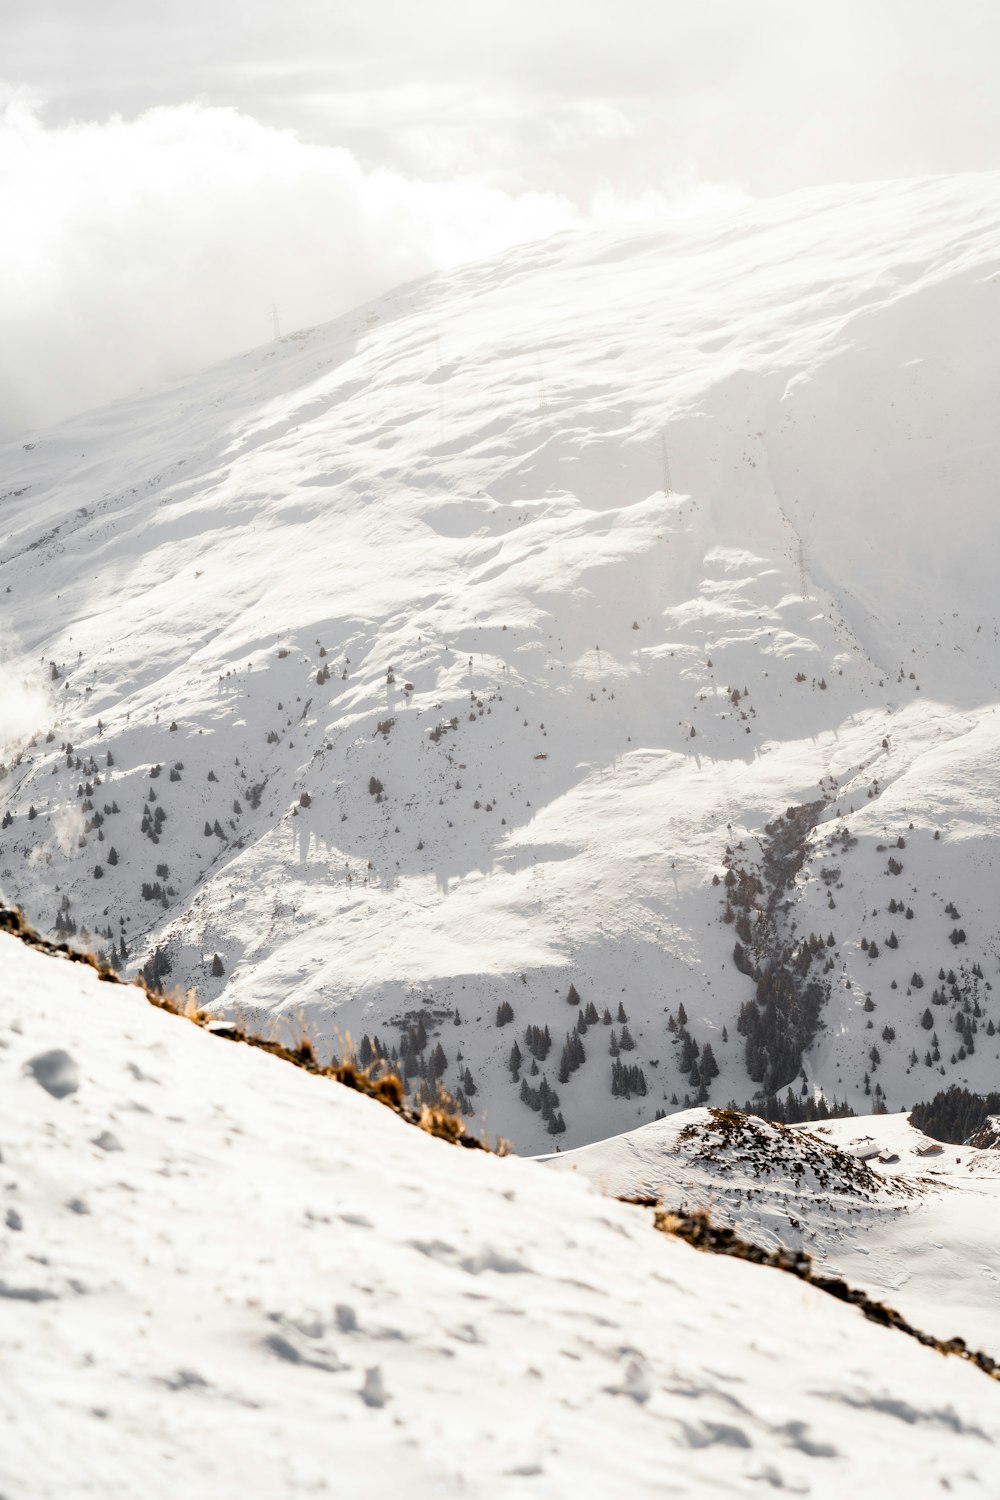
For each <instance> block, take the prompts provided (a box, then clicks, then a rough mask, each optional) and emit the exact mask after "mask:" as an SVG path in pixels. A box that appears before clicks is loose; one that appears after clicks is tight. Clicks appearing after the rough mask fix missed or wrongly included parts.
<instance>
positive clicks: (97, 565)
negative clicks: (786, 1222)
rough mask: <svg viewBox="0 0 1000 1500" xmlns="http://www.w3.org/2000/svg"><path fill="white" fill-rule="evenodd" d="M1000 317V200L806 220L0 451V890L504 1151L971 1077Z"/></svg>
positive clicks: (257, 371)
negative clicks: (387, 1083) (723, 1110)
mask: <svg viewBox="0 0 1000 1500" xmlns="http://www.w3.org/2000/svg"><path fill="white" fill-rule="evenodd" d="M998 324H1000V175H996V174H984V175H975V176H968V177H960V178H948V179H934V180H926V181H916V182H904V183H883V184H878V185H876V186H873V187H867V188H859V187H850V188H837V189H824V190H815V191H810V192H807V193H800V194H797V195H795V196H792V197H789V198H784V199H778V200H773V201H766V202H761V203H758V204H755V205H753V206H752V207H751V208H749V209H746V210H743V211H741V212H740V213H739V214H737V215H732V216H728V217H725V218H717V219H710V220H701V221H694V222H690V223H684V224H678V225H677V226H674V227H670V228H666V229H663V228H657V229H655V230H653V229H643V230H639V231H630V232H629V233H628V234H627V235H622V234H620V233H619V234H615V235H609V234H602V235H596V236H594V235H591V236H562V237H557V238H555V239H553V240H550V241H547V242H545V243H543V244H541V245H536V246H531V247H528V248H520V249H517V250H514V251H511V252H510V253H508V254H506V255H504V256H502V257H501V258H499V259H497V260H495V261H492V262H489V263H485V264H481V265H477V266H473V267H470V268H465V269H462V270H460V271H458V272H455V273H450V274H448V275H444V276H439V277H436V278H434V279H431V280H429V281H425V282H421V283H420V284H418V285H414V286H412V287H407V288H404V289H402V290H400V291H399V292H397V293H394V294H393V295H391V296H388V297H386V298H384V299H382V300H381V301H379V302H377V303H375V304H372V305H371V306H370V307H368V308H367V309H363V310H362V311H361V312H360V313H358V314H356V315H353V316H351V317H348V318H344V319H341V320H340V321H339V322H336V323H333V324H330V325H329V326H327V327H323V328H318V329H312V330H307V331H304V332H302V333H301V334H298V335H293V336H292V337H289V338H286V339H284V340H282V341H281V342H280V343H277V344H275V345H273V346H272V347H270V348H267V349H262V350H259V351H255V352H254V353H251V354H248V355H247V356H245V357H243V358H241V359H236V360H232V361H230V362H228V363H227V364H225V365H222V366H219V367H218V368H216V369H213V370H210V371H208V372H206V373H203V374H201V375H198V376H196V377H193V378H192V379H190V380H186V381H184V382H181V383H180V384H178V385H175V386H173V387H171V388H170V389H168V390H166V391H162V392H159V393H157V394H155V395H145V394H143V395H139V396H137V397H135V398H134V399H131V400H129V401H126V402H121V403H118V404H116V405H114V406H112V407H109V408H106V409H104V410H101V411H97V412H94V413H90V414H88V415H85V416H82V417H78V418H74V419H73V420H71V421H68V422H66V423H64V424H62V425H61V426H59V427H57V428H55V429H53V430H51V431H48V432H44V433H39V434H35V435H29V436H28V437H27V438H26V439H25V440H24V441H22V442H18V443H15V444H12V445H8V446H7V447H6V448H5V449H4V450H3V452H2V454H0V535H2V542H0V598H2V599H3V601H4V605H5V613H4V628H5V631H6V632H7V633H6V635H5V638H4V641H3V645H4V651H5V662H4V667H3V672H4V684H5V686H6V687H7V688H8V691H7V692H6V693H5V701H6V702H7V703H8V704H14V703H17V704H19V705H20V709H19V713H20V722H18V723H15V722H14V716H13V714H12V713H11V715H10V717H9V720H8V722H7V727H6V730H5V731H0V739H3V740H5V741H6V748H5V749H4V751H3V776H2V778H0V805H2V808H3V814H4V816H3V819H2V821H3V824H4V827H3V828H2V830H0V888H2V892H3V894H4V896H5V897H6V898H7V899H8V900H11V901H17V902H18V903H20V904H21V905H22V906H23V907H24V909H25V910H26V911H27V912H28V914H29V915H30V916H31V917H32V919H33V920H35V921H36V922H38V923H39V924H40V925H41V926H43V927H44V928H45V929H46V930H49V931H59V932H62V933H65V934H67V935H68V936H69V937H70V938H71V939H72V938H73V937H74V936H75V937H76V940H77V941H81V942H82V941H89V942H91V943H96V944H97V945H99V946H100V947H101V949H102V951H104V952H106V953H113V955H114V958H115V961H116V962H118V963H120V964H121V965H122V967H123V969H125V970H126V971H128V972H134V970H135V968H136V967H137V966H139V965H142V964H146V965H149V966H150V967H149V972H150V974H151V976H152V977H153V978H155V979H156V980H157V981H158V982H160V983H162V984H164V985H173V984H177V985H178V986H180V987H181V988H186V987H188V986H194V987H196V989H197V991H198V995H199V1000H200V1001H201V1002H202V1003H205V1004H208V1005H211V1006H212V1007H213V1008H215V1009H217V1010H219V1011H220V1013H225V1014H227V1015H236V1016H239V1017H240V1018H241V1020H242V1022H243V1023H244V1024H245V1025H247V1026H250V1027H252V1028H254V1029H257V1030H262V1031H266V1030H268V1029H275V1030H276V1031H278V1032H279V1033H280V1034H282V1035H287V1036H292V1037H296V1038H297V1037H298V1036H299V1035H301V1034H302V1033H303V1032H305V1033H307V1034H309V1035H311V1036H312V1037H314V1038H315V1040H316V1042H317V1045H318V1046H319V1047H320V1048H321V1049H324V1048H325V1049H327V1050H337V1051H340V1050H342V1049H343V1048H344V1047H345V1046H347V1045H348V1042H347V1038H348V1037H349V1038H350V1039H351V1040H352V1044H353V1045H354V1046H355V1047H358V1048H360V1049H362V1050H363V1051H365V1052H366V1053H367V1051H368V1050H371V1049H374V1050H378V1049H379V1048H380V1049H381V1050H382V1051H383V1052H386V1053H389V1054H390V1055H391V1053H392V1052H393V1051H394V1050H395V1052H396V1054H397V1057H398V1060H399V1063H400V1066H401V1067H402V1068H403V1070H404V1072H405V1073H406V1076H407V1079H408V1081H409V1083H410V1084H411V1086H412V1087H414V1088H419V1087H423V1088H425V1089H430V1088H433V1087H434V1086H435V1085H436V1084H438V1083H443V1085H444V1086H445V1087H446V1088H447V1089H448V1090H449V1091H450V1092H451V1093H452V1094H453V1095H454V1096H455V1097H456V1098H457V1099H458V1100H459V1104H460V1106H461V1107H462V1108H464V1109H465V1110H467V1111H468V1112H469V1114H470V1115H471V1116H475V1117H477V1119H478V1124H479V1127H482V1126H483V1124H484V1123H485V1127H486V1128H487V1129H488V1130H489V1131H491V1132H492V1133H494V1134H496V1133H499V1134H503V1135H505V1136H507V1137H509V1138H510V1139H511V1140H512V1141H513V1143H514V1144H515V1146H516V1147H518V1148H519V1149H528V1150H542V1149H551V1146H552V1145H553V1144H554V1143H557V1144H561V1145H563V1146H566V1145H579V1144H582V1143H585V1142H587V1141H592V1140H594V1139H596V1138H598V1137H602V1136H607V1135H609V1134H612V1133H614V1132H617V1131H622V1130H627V1129H631V1128H633V1127H635V1126H636V1125H639V1124H641V1123H643V1122H645V1121H648V1120H650V1119H652V1117H653V1116H654V1115H655V1114H656V1113H657V1112H658V1111H666V1112H670V1111H672V1110H676V1109H678V1108H682V1107H683V1106H684V1104H685V1101H686V1102H687V1103H688V1104H695V1103H699V1102H700V1103H705V1102H709V1103H712V1104H722V1103H725V1102H726V1101H727V1100H730V1099H735V1100H737V1101H738V1102H740V1103H742V1102H743V1101H744V1100H746V1099H748V1098H749V1097H750V1096H751V1095H753V1094H754V1093H755V1092H757V1091H763V1092H765V1093H770V1092H778V1093H781V1094H782V1096H785V1095H786V1093H787V1090H788V1089H789V1088H790V1089H791V1090H792V1092H793V1095H794V1098H795V1099H796V1100H797V1101H801V1100H803V1099H805V1100H806V1101H808V1100H810V1099H812V1097H813V1096H815V1095H816V1094H818V1093H819V1092H820V1091H822V1092H823V1093H824V1094H825V1096H826V1097H827V1098H828V1099H832V1098H834V1097H836V1098H838V1099H840V1100H843V1101H847V1102H848V1103H850V1104H852V1105H853V1106H854V1107H855V1108H871V1106H872V1105H873V1104H874V1103H876V1102H885V1103H886V1104H888V1106H889V1107H890V1108H892V1109H898V1108H899V1107H901V1106H903V1105H906V1104H910V1103H912V1102H913V1101H914V1100H916V1099H917V1098H920V1097H922V1096H925V1095H929V1094H933V1093H934V1092H935V1091H936V1090H937V1089H939V1088H941V1087H944V1086H945V1084H946V1083H952V1082H954V1083H959V1084H964V1085H965V1086H968V1087H970V1088H974V1089H983V1088H987V1087H989V1086H990V1084H991V1082H995V1074H996V1062H997V1057H998V1053H1000V1042H998V1040H997V1038H996V1036H995V1032H996V1025H997V1023H1000V1006H998V1004H997V1003H996V999H995V991H994V988H993V984H994V981H995V978H996V976H997V971H998V948H997V933H996V918H995V912H996V902H997V869H996V853H995V850H996V847H997V845H996V834H997V821H998V812H997V809H998V806H1000V798H998V790H1000V788H998V780H1000V769H998V768H1000V756H998V753H997V752H998V748H1000V746H998V739H1000V721H998V718H997V712H996V706H997V702H998V700H1000V686H998V682H1000V667H998V629H1000V621H998V607H997V593H996V585H995V577H994V574H995V567H996V559H997V557H998V556H1000V511H998V508H997V505H996V491H997V481H998V476H1000V463H998V437H997V429H996V421H995V413H996V408H997V395H998V365H1000V338H998V336H997V334H998ZM567 999H568V1000H569V1002H570V1003H567ZM498 1020H499V1021H501V1022H502V1024H500V1025H498V1024H497V1022H498ZM529 1028H530V1030H529ZM546 1029H547V1034H546ZM512 1054H513V1055H512ZM543 1085H544V1088H543ZM388 1123H389V1122H386V1125H387V1128H388Z"/></svg>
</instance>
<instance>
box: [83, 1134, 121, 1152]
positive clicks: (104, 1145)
mask: <svg viewBox="0 0 1000 1500" xmlns="http://www.w3.org/2000/svg"><path fill="white" fill-rule="evenodd" d="M91 1145H93V1146H100V1148H101V1150H102V1151H124V1149H125V1148H124V1146H123V1145H122V1143H121V1141H120V1140H119V1139H118V1137H117V1136H116V1135H114V1134H113V1133H112V1132H111V1131H110V1130H102V1131H101V1133H100V1135H95V1136H94V1138H93V1140H92V1141H91Z"/></svg>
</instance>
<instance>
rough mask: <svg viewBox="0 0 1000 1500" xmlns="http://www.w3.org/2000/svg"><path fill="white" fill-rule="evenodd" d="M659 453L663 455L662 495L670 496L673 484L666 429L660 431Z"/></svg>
mask: <svg viewBox="0 0 1000 1500" xmlns="http://www.w3.org/2000/svg"><path fill="white" fill-rule="evenodd" d="M660 452H661V454H662V455H663V493H664V495H672V494H673V492H674V484H673V480H672V479H671V477H670V457H669V454H668V453H667V433H666V429H665V428H662V427H661V429H660Z"/></svg>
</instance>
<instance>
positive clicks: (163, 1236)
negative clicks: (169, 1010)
mask: <svg viewBox="0 0 1000 1500" xmlns="http://www.w3.org/2000/svg"><path fill="white" fill-rule="evenodd" d="M53 1052H56V1053H61V1054H64V1055H63V1056H62V1057H60V1058H56V1059H55V1060H53V1059H52V1057H51V1056H50V1054H52V1053H53ZM0 1152H2V1162H0V1193H2V1202H0V1309H2V1315H0V1366H2V1369H3V1378H2V1380H0V1494H3V1495H4V1496H5V1497H7V1500H28V1497H30V1500H77V1497H80V1500H83V1497H93V1500H135V1497H136V1496H138V1495H141V1496H143V1497H144V1500H157V1497H161V1496H162V1497H170V1500H174V1497H176V1496H179V1495H180V1496H184V1497H185V1500H200V1497H206V1500H220V1497H223V1496H227V1497H228V1496H241V1497H247V1500H252V1497H257V1496H259V1497H261V1500H281V1497H284V1496H293V1495H296V1496H298V1495H323V1494H329V1495H331V1496H336V1497H338V1500H353V1497H358V1500H361V1497H368V1496H372V1495H376V1494H382V1493H397V1492H400V1491H405V1493H406V1494H407V1495H408V1496H413V1497H415V1500H423V1497H426V1500H444V1497H452V1496H455V1497H459V1496H463V1497H479V1496H481V1497H483V1500H508V1497H521V1496H524V1497H534V1500H537V1497H558V1500H564V1497H565V1500H569V1497H581V1496H587V1497H589V1496H595V1497H597V1496H600V1497H605V1496H612V1495H628V1496H630V1497H631V1496H642V1495H650V1496H653V1495H655V1496H663V1495H677V1496H690V1497H697V1500H702V1497H705V1496H709V1495H725V1496H754V1497H756V1496H759V1495H761V1494H771V1493H773V1492H780V1493H790V1494H800V1495H812V1496H829V1497H831V1500H842V1497H843V1496H844V1495H847V1494H851V1493H855V1494H865V1495H875V1494H881V1495H894V1494H905V1495H908V1496H913V1497H918V1496H931V1495H940V1494H943V1493H948V1494H950V1495H961V1496H978V1495H988V1494H991V1493H993V1492H994V1490H995V1474H996V1458H995V1454H996V1445H997V1443H998V1442H1000V1407H998V1403H997V1387H996V1385H995V1384H994V1383H993V1382H991V1381H990V1380H989V1379H988V1378H987V1377H986V1376H985V1375H983V1374H982V1373H981V1372H980V1371H979V1370H977V1369H975V1368H973V1367H972V1366H970V1365H968V1364H966V1363H963V1362H961V1361H959V1360H957V1359H945V1358H942V1357H941V1356H940V1355H939V1354H937V1353H935V1352H933V1351H931V1350H928V1349H926V1348H924V1347H922V1346H920V1345H919V1344H917V1343H916V1342H915V1341H914V1340H912V1339H909V1338H906V1337H905V1336H903V1335H901V1334H897V1333H892V1332H890V1331H887V1330H885V1329H882V1328H879V1327H877V1326H875V1325H873V1324H871V1323H869V1322H867V1321H866V1320H865V1319H864V1318H863V1317H862V1315H861V1314H860V1313H859V1312H858V1311H857V1310H856V1309H853V1308H850V1307H848V1306H846V1305H844V1304H842V1303H840V1302H837V1301H835V1300H834V1299H832V1298H830V1297H828V1296H826V1295H824V1294H822V1293H820V1292H818V1291H815V1290H814V1289H812V1288H810V1287H808V1286H806V1285H804V1284H803V1283H802V1282H800V1281H796V1280H794V1279H793V1278H792V1277H789V1276H786V1275H783V1274H782V1273H780V1272H778V1271H772V1270H769V1269H762V1268H760V1267H756V1266H753V1265H749V1264H746V1263H743V1262H737V1261H732V1260H725V1259H720V1258H717V1257H713V1256H708V1255H702V1254H699V1253H698V1252H697V1251H694V1250H692V1249H690V1248H689V1247H687V1246H686V1245H684V1244H682V1243H680V1242H679V1241H676V1240H671V1239H669V1238H667V1237H666V1236H664V1235H661V1234H657V1233H656V1232H655V1231H654V1230H653V1228H652V1225H651V1219H652V1215H651V1213H650V1211H649V1210H647V1209H640V1208H634V1207H629V1206H626V1205H624V1204H619V1203H616V1202H614V1201H611V1200H609V1199H608V1198H605V1197H603V1196H602V1195H601V1194H600V1193H599V1192H598V1191H597V1190H596V1189H595V1188H594V1187H593V1186H592V1185H591V1184H589V1183H588V1182H586V1181H585V1180H581V1178H580V1177H579V1176H573V1175H565V1174H564V1175H558V1174H556V1173H554V1172H551V1171H547V1170H546V1169H545V1168H544V1167H542V1166H540V1165H538V1164H536V1163H534V1162H528V1161H523V1160H519V1159H517V1158H510V1159H507V1160H501V1159H499V1158H497V1157H494V1156H487V1155H484V1154H482V1153H479V1152H471V1151H462V1150H460V1149H458V1148H456V1147H452V1146H448V1145H445V1144H444V1143H442V1142H440V1141H436V1140H433V1139H431V1138H430V1137H428V1136H426V1135H424V1134H422V1133H421V1132H419V1131H417V1130H415V1129H413V1128H411V1127H409V1126H407V1125H405V1124H404V1123H403V1122H402V1121H400V1120H399V1119H398V1118H397V1117H396V1116H395V1115H393V1114H392V1113H391V1112H390V1111H389V1110H387V1109H385V1108H383V1107H382V1106H380V1105H378V1104H376V1103H374V1102H372V1101H370V1100H366V1099H364V1098H361V1097H360V1096H358V1095H356V1094H353V1093H351V1092H349V1091H348V1090H346V1089H344V1088H342V1087H340V1086H339V1085H337V1084H334V1083H331V1082H329V1081H328V1080H325V1079H322V1078H318V1077H315V1076H310V1075H307V1074H305V1073H303V1072H301V1071H300V1070H298V1069H295V1068H293V1067H291V1066H290V1065H288V1064H287V1063H282V1062H280V1061H278V1060H276V1059H274V1058H272V1057H269V1056H267V1055H266V1054H264V1053H261V1052H258V1051H254V1050H251V1049H249V1048H246V1047H243V1046H240V1045H238V1044H233V1043H231V1042H227V1041H222V1040H219V1039H217V1038H215V1037H213V1036H211V1035H210V1034H207V1033H206V1032H204V1031H202V1030H199V1029H197V1028H195V1027H194V1026H191V1025H190V1024H188V1023H187V1022H185V1021H183V1020H181V1019H178V1018H176V1017H173V1016H170V1015H168V1014H166V1013H164V1012H161V1011H156V1010H154V1009H153V1008H151V1007H150V1006H148V1005H147V1004H146V1002H145V1000H144V998H143V996H142V995H141V993H140V992H138V991H137V990H135V989H131V988H118V987H115V986H111V985H106V984H101V983H100V982H99V981H98V980H97V978H96V975H95V974H94V973H93V971H92V970H90V969H89V968H87V967H85V966H83V965H71V964H69V963H65V962H62V961H59V960H54V959H50V958H46V957H43V956H42V955H40V954H38V953H36V952H33V951H31V950H29V949H28V948H26V947H24V946H23V945H22V944H20V943H19V942H17V941H16V940H15V939H13V938H9V937H6V936H3V937H0Z"/></svg>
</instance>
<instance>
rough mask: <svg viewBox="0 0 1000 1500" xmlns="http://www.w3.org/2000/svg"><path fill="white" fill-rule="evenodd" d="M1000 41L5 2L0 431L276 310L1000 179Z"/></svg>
mask: <svg viewBox="0 0 1000 1500" xmlns="http://www.w3.org/2000/svg"><path fill="white" fill-rule="evenodd" d="M998 43H1000V3H998V0H948V3H945V0H836V3H834V0H823V3H819V0H684V3H680V0H491V3H485V0H362V3H359V0H162V3H159V4H144V3H142V0H86V3H82V0H0V109H2V110H3V114H2V118H0V436H4V435H10V434H12V433H14V432H17V431H20V430H21V429H23V428H27V427H29V426H33V425H42V424H44V423H46V422H48V421H51V420H54V419H56V418H58V417H60V416H62V415H65V414H67V413H69V412H71V411H74V410H77V409H79V408H81V407H82V406H85V405H91V404H93V403H94V402H95V401H101V400H105V399H110V398H112V397H114V396H117V395H121V394H126V393H128V392H129V391H131V390H133V389H135V388H137V387H139V386H142V385H147V386H148V385H152V384H155V383H157V382H158V381H161V380H163V379H167V378H171V377H173V376H174V375H177V374H180V373H183V372H184V371H186V370H188V369H192V368H195V367H197V366H199V365H201V364H204V363H206V362H208V361H210V360H212V359H216V358H220V357H223V356H224V355H226V354H229V353H232V352H235V351H237V350H239V349H243V348H246V347H249V346H251V345H253V344H255V343H259V342H262V341H263V340H265V339H266V338H267V337H268V336H269V332H270V314H269V307H270V303H271V299H272V297H275V298H276V299H277V301H278V303H279V306H280V309H281V315H282V321H283V324H284V326H285V328H286V329H291V328H293V327H296V326H303V325H306V324H310V323H315V322H320V321H324V320H326V319H328V318H331V317H334V316H335V315H336V314H337V313H339V312H342V311H344V310H345V309H346V308H348V307H350V306H352V305H354V304H356V303H358V302H360V301H363V300H366V299H367V298H368V297H371V296H374V295H376V294H377V293H378V292H380V291H383V290H385V289H386V288H387V287H389V286H391V285H393V284H394V283H396V282H398V281H401V280H404V279H409V278H411V277H413V276H417V275H420V274H423V273H424V272H426V271H430V270H433V269H435V268H437V267H439V266H443V265H451V264H455V263H456V262H457V261H459V260H461V259H463V258H467V257H469V256H478V255H486V254H489V253H491V252H493V251H495V250H498V249H501V248H503V247H505V246H506V245H509V244H511V243H513V242H515V241H516V240H518V239H525V238H534V237H537V236H540V235H544V234H547V233H551V232H553V231H554V230H557V229H561V228H566V227H571V226H575V225H583V224H587V223H591V222H597V223H607V222H615V221H619V220H620V221H626V222H627V221H628V220H629V219H632V218H641V217H649V216H653V215H659V214H669V213H678V212H680V213H691V212H710V211H714V210H716V209H717V208H718V207H719V206H724V205H727V204H729V203H733V202H738V201H740V199H741V198H744V197H755V196H760V195H771V194H775V193H781V192H786V191H789V190H792V189H794V188H797V187H801V186H810V185H814V184H818V183H828V182H836V181H844V180H854V181H860V180H869V179H873V178H882V177H895V176H912V175H918V174H924V173H938V172H956V171H970V170H973V171H974V170H984V169H991V168H994V167H997V166H1000V87H998V84H997V79H996V70H997V60H998V55H1000V54H998ZM0 477H2V476H0Z"/></svg>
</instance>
